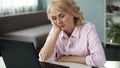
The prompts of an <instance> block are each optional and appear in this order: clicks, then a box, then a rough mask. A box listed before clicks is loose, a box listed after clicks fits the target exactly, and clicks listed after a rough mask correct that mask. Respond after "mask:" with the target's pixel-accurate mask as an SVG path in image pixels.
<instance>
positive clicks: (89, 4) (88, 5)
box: [46, 0, 105, 42]
mask: <svg viewBox="0 0 120 68" xmlns="http://www.w3.org/2000/svg"><path fill="white" fill-rule="evenodd" d="M46 2H47V4H49V2H50V0H47V1H46ZM77 2H78V4H79V5H80V7H81V10H82V12H83V14H84V17H85V19H86V20H87V21H90V22H92V23H94V24H95V25H96V28H97V32H98V34H99V36H100V40H101V41H102V42H104V41H105V39H104V36H105V30H104V29H105V0H77Z"/></svg>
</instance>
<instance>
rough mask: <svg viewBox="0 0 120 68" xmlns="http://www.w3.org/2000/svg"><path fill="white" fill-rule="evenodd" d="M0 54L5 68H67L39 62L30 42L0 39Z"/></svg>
mask: <svg viewBox="0 0 120 68" xmlns="http://www.w3.org/2000/svg"><path fill="white" fill-rule="evenodd" d="M0 53H1V56H2V57H3V60H4V62H5V66H6V68H69V67H67V66H63V65H58V64H52V63H47V62H40V61H39V60H38V56H37V53H36V52H35V48H34V45H33V43H32V42H25V41H18V40H12V39H8V38H2V37H0Z"/></svg>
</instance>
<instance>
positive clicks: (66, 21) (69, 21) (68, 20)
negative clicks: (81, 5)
mask: <svg viewBox="0 0 120 68" xmlns="http://www.w3.org/2000/svg"><path fill="white" fill-rule="evenodd" d="M63 22H64V24H66V25H70V24H72V23H73V18H71V17H67V18H65V19H64V20H63Z"/></svg>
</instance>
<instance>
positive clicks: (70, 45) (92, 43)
mask: <svg viewBox="0 0 120 68" xmlns="http://www.w3.org/2000/svg"><path fill="white" fill-rule="evenodd" d="M47 14H48V19H49V20H50V21H51V23H52V25H53V27H52V29H51V31H50V33H49V35H48V37H47V40H46V42H45V44H44V46H43V48H42V49H41V51H40V54H39V56H40V58H41V60H42V61H46V62H52V61H54V60H56V61H60V62H75V63H82V64H87V65H90V66H96V67H100V66H103V65H104V64H105V61H106V59H105V55H104V50H103V48H102V45H101V42H100V40H99V37H98V34H97V32H96V28H95V25H94V24H92V23H90V22H88V21H85V20H84V18H83V15H82V13H81V12H80V7H79V6H78V5H77V3H76V1H75V0H51V2H50V4H49V6H48V9H47Z"/></svg>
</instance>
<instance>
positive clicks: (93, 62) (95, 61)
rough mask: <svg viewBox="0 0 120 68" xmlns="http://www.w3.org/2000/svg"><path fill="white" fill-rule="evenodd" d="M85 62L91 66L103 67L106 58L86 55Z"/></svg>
mask: <svg viewBox="0 0 120 68" xmlns="http://www.w3.org/2000/svg"><path fill="white" fill-rule="evenodd" d="M86 60H87V64H88V65H90V66H93V67H104V64H105V63H106V59H105V58H104V57H101V58H100V57H94V58H93V56H88V57H87V59H86Z"/></svg>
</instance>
